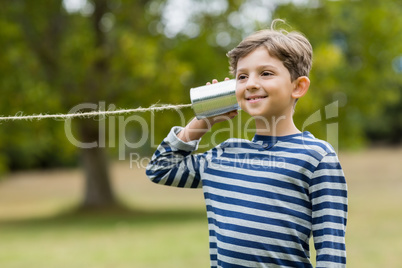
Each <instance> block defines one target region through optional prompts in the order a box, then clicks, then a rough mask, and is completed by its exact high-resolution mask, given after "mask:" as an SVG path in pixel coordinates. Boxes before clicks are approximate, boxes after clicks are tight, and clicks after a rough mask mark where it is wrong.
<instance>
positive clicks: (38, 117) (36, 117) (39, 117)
mask: <svg viewBox="0 0 402 268" xmlns="http://www.w3.org/2000/svg"><path fill="white" fill-rule="evenodd" d="M187 107H191V104H178V105H172V104H165V105H161V106H156V105H152V106H150V107H148V108H142V107H138V108H135V109H120V110H112V111H91V112H77V113H68V114H33V115H23V114H17V115H14V116H1V117H0V122H1V121H16V120H42V119H62V120H67V119H70V118H76V117H81V118H83V117H84V118H88V117H94V116H110V115H119V114H129V113H141V112H154V111H162V110H173V109H182V108H187Z"/></svg>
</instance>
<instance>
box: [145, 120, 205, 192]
mask: <svg viewBox="0 0 402 268" xmlns="http://www.w3.org/2000/svg"><path fill="white" fill-rule="evenodd" d="M181 129H182V128H181V127H173V128H172V130H171V131H170V133H169V135H168V136H167V137H166V138H165V139H164V140H163V142H162V143H161V144H160V145H159V146H158V148H157V149H156V152H155V153H154V155H153V156H152V159H151V162H150V163H149V164H148V166H147V169H146V174H147V176H148V177H149V178H150V179H151V181H152V182H154V183H158V184H163V185H168V186H176V187H184V188H200V187H201V186H202V185H201V177H200V169H201V167H202V166H203V164H204V162H205V161H204V159H205V158H204V157H203V155H201V154H200V155H192V154H191V153H192V152H193V151H195V150H196V149H197V146H198V142H199V141H190V142H183V141H182V140H180V139H179V138H178V137H177V136H176V134H177V133H178V132H180V130H181Z"/></svg>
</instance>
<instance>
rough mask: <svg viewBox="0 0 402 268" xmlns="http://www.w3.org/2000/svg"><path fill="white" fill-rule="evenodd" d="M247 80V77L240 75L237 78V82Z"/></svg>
mask: <svg viewBox="0 0 402 268" xmlns="http://www.w3.org/2000/svg"><path fill="white" fill-rule="evenodd" d="M246 78H247V76H246V75H244V74H241V75H239V76H238V77H237V80H242V79H246Z"/></svg>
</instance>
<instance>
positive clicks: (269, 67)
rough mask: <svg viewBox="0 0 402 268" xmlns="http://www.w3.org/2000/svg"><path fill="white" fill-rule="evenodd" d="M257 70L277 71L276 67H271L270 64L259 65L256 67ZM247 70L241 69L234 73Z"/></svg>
mask: <svg viewBox="0 0 402 268" xmlns="http://www.w3.org/2000/svg"><path fill="white" fill-rule="evenodd" d="M257 68H258V69H273V70H278V68H277V67H275V66H273V65H271V64H264V65H260V66H258V67H257ZM247 70H248V68H241V69H237V71H236V73H241V72H244V71H247Z"/></svg>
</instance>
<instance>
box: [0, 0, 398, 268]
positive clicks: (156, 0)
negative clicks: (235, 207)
mask: <svg viewBox="0 0 402 268" xmlns="http://www.w3.org/2000/svg"><path fill="white" fill-rule="evenodd" d="M275 18H281V19H284V20H286V22H287V24H286V25H279V26H280V27H283V28H285V29H286V30H288V31H290V30H297V31H300V32H302V33H304V34H305V35H306V36H307V37H308V39H309V40H310V42H311V44H312V46H313V49H314V63H313V69H312V72H311V76H310V79H311V87H310V90H309V93H308V94H307V95H306V96H305V97H303V99H301V100H300V101H299V102H298V104H297V107H296V113H295V121H296V124H297V125H298V126H299V127H300V128H302V127H303V128H304V126H306V128H305V129H304V130H308V131H310V132H312V133H313V134H314V135H315V136H316V137H318V138H321V139H327V138H328V137H329V136H331V137H332V138H334V137H335V138H336V139H335V142H336V147H337V149H338V150H339V157H340V160H341V164H342V165H343V167H344V171H345V175H346V178H347V181H348V186H349V202H350V203H349V219H348V230H347V250H348V264H349V267H365V268H367V267H402V256H401V254H400V253H401V252H402V231H401V230H400V226H401V225H402V194H401V192H402V175H401V174H402V165H401V162H402V145H401V142H402V101H401V98H402V3H401V2H400V1H399V0H381V1H380V0H365V1H359V0H354V1H351V0H350V1H347V0H339V1H335V0H332V1H328V0H310V1H309V0H293V1H291V0H284V1H279V0H272V1H263V0H214V1H213V0H200V1H196V0H151V1H145V0H137V1H128V0H52V1H44V0H36V1H27V0H13V1H2V3H1V10H0V47H1V52H0V92H1V94H2V96H1V98H0V114H1V115H4V116H7V115H16V114H17V115H21V114H39V113H51V114H53V113H67V112H68V111H70V110H71V109H72V108H73V107H75V106H76V105H79V104H83V103H92V104H96V105H98V106H99V109H105V110H107V109H117V108H127V109H129V108H136V107H139V106H141V107H148V106H151V105H152V104H155V103H160V104H163V103H168V104H181V103H190V98H189V89H190V88H191V87H196V86H200V85H203V84H205V83H206V82H207V81H211V80H212V79H213V78H217V79H218V80H223V79H224V78H225V77H230V76H229V68H228V60H227V57H226V53H227V52H228V51H229V50H230V49H232V48H233V47H234V46H236V45H237V44H238V43H239V42H240V41H241V40H242V39H243V38H244V37H246V36H247V35H249V34H251V33H252V32H254V31H256V30H259V29H263V28H268V27H269V26H270V24H271V21H272V20H273V19H275ZM334 103H335V104H336V107H337V110H336V113H335V114H332V116H331V118H329V117H328V116H327V117H325V116H324V115H325V112H326V110H325V107H328V105H330V104H334ZM101 104H102V105H101ZM101 106H102V107H101ZM317 112H318V114H319V115H320V116H319V118H320V120H313V121H312V122H311V123H308V124H306V122H307V121H306V119H307V118H311V116H312V115H317ZM183 113H184V116H185V119H186V120H190V119H191V118H192V117H193V113H192V111H191V109H184V110H183ZM177 115H178V114H177V112H176V111H165V112H163V113H159V112H158V113H154V114H151V113H144V114H141V117H142V118H143V119H144V121H145V122H151V123H149V126H151V129H150V130H149V131H151V132H150V134H149V135H150V136H152V138H150V139H147V140H146V142H145V143H144V144H143V146H141V147H139V148H135V149H133V148H125V146H126V145H127V144H123V145H122V146H123V147H122V146H121V137H124V139H127V140H128V141H129V142H131V143H135V142H136V141H138V140H139V139H140V138H141V137H142V135H143V132H144V129H143V127H142V126H141V125H140V124H139V123H140V122H139V121H135V120H133V121H130V122H128V121H127V122H124V118H123V119H122V118H121V117H119V118H117V117H109V118H106V119H102V118H98V119H96V120H94V119H74V120H72V121H70V122H69V123H70V124H71V129H72V133H73V134H74V136H75V137H77V139H79V140H81V141H83V142H94V141H95V142H98V144H102V145H103V146H98V147H96V148H91V149H80V148H77V147H76V146H74V145H73V144H72V143H71V142H70V141H69V139H68V138H67V137H66V123H65V122H64V121H57V120H41V121H21V122H16V121H15V122H12V121H8V122H0V237H1V239H0V267H27V266H29V267H86V268H87V267H190V266H193V267H208V265H209V255H208V241H207V240H208V237H207V235H208V233H207V232H208V231H207V221H206V217H205V210H204V207H203V198H202V192H201V191H200V190H187V189H184V190H183V189H170V188H169V187H163V186H157V185H152V184H151V183H150V182H148V180H147V178H146V176H145V174H144V166H145V165H146V159H148V158H149V157H150V156H151V155H152V153H153V151H154V150H155V146H156V145H157V144H158V143H159V142H160V141H161V140H162V139H163V138H164V137H165V136H166V135H167V133H168V131H169V129H170V128H171V127H172V126H173V125H177V124H178V119H177ZM321 115H322V117H321ZM327 118H328V119H327ZM122 120H123V122H122ZM247 120H248V118H247V115H245V114H244V113H241V119H240V120H237V121H236V122H234V127H233V129H234V131H233V132H232V131H219V130H220V129H227V128H228V126H229V125H224V124H225V123H224V124H223V125H220V126H219V127H217V126H215V127H214V128H213V130H212V131H211V132H210V133H209V134H208V135H207V136H206V137H205V138H204V145H205V146H203V147H204V148H205V149H206V148H208V146H209V144H208V140H209V139H210V138H211V137H213V138H214V139H217V140H218V141H223V140H225V139H227V138H229V137H233V136H235V137H241V138H251V137H252V135H253V134H252V133H247V134H244V133H243V132H242V126H243V124H244V122H247ZM121 123H123V127H121ZM331 124H332V126H334V124H335V125H336V128H331V129H330V128H328V126H329V125H331ZM100 126H102V127H103V128H104V129H107V131H106V132H105V135H106V136H103V134H104V133H103V132H102V131H101V130H102V128H100ZM330 130H331V131H336V135H335V136H334V134H333V133H328V131H330ZM101 132H102V133H101ZM122 151H124V155H123V157H122V155H121V154H122ZM130 153H131V154H133V153H134V154H135V156H136V158H135V159H136V161H134V162H133V161H130V157H129V156H130ZM119 159H120V160H119ZM122 159H124V160H122ZM139 159H144V161H142V160H141V161H140V160H139ZM131 160H133V159H131Z"/></svg>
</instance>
